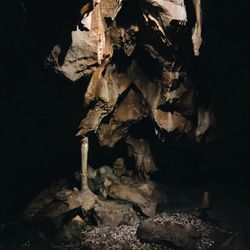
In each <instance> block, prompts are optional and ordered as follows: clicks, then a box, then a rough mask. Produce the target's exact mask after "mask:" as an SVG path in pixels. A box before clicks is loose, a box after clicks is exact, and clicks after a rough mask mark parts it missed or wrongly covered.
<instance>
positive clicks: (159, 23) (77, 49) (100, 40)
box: [48, 0, 214, 174]
mask: <svg viewBox="0 0 250 250" xmlns="http://www.w3.org/2000/svg"><path fill="white" fill-rule="evenodd" d="M187 4H188V5H190V6H188V7H189V8H187ZM190 7H191V8H192V9H193V10H194V11H193V12H192V13H187V9H190ZM79 16H80V19H81V20H80V21H79V22H78V23H76V24H75V25H76V28H75V30H73V31H72V34H71V36H72V44H71V46H70V47H69V49H68V51H67V53H66V54H65V57H64V58H61V57H62V56H63V55H62V54H60V53H61V49H60V47H59V46H58V45H55V46H54V48H53V49H52V51H51V54H50V55H49V57H48V61H49V63H50V64H51V65H52V66H53V68H54V70H55V71H56V72H58V73H60V74H62V75H63V76H65V77H66V78H68V79H70V80H72V81H73V82H74V81H76V80H79V79H82V78H84V77H87V76H90V81H89V83H88V86H87V90H86V92H85V93H84V104H85V108H86V115H85V117H84V118H83V120H82V122H81V124H80V129H79V132H78V135H79V136H82V137H87V136H88V135H89V134H90V133H94V134H96V136H97V138H98V140H99V143H100V145H101V146H106V147H114V146H115V145H116V143H117V142H118V141H120V140H124V141H126V142H127V143H128V145H131V143H129V142H128V139H127V138H128V136H129V132H128V131H129V129H130V128H131V126H133V125H134V124H136V123H138V122H139V121H140V120H142V119H144V118H150V119H151V120H152V124H154V128H155V133H156V135H157V136H158V138H159V139H160V140H162V141H165V140H166V139H168V138H169V136H174V137H176V138H177V137H178V136H179V135H185V136H187V137H191V138H192V137H193V138H197V139H199V140H200V139H201V137H202V136H203V135H204V134H205V133H206V131H207V130H208V129H209V128H210V127H213V126H214V122H211V119H210V117H212V114H211V113H212V110H211V109H209V110H207V109H205V108H203V107H201V108H199V107H198V105H197V103H196V98H195V96H196V90H195V87H194V84H193V82H192V79H191V78H190V74H189V72H188V70H187V65H186V58H187V57H192V56H198V55H199V51H200V47H201V45H202V38H201V34H202V5H201V0H193V2H192V3H188V2H187V3H186V2H185V1H184V0H167V1H162V0H154V1H153V0H138V1H130V0H127V1H123V0H106V1H101V0H99V1H97V0H96V1H94V0H93V1H92V0H90V1H86V3H85V4H83V6H82V8H81V10H79ZM192 20H195V22H193V21H192ZM191 42H192V43H193V45H192V46H190V43H191ZM192 54H193V55H192ZM59 59H60V60H59ZM129 140H130V141H131V140H133V138H132V139H129ZM140 143H141V144H142V147H143V148H145V149H146V148H147V149H146V150H147V153H146V154H147V155H148V156H147V157H146V158H144V159H143V162H141V161H140V160H139V155H140V154H138V153H137V152H136V150H132V151H133V152H134V154H135V155H134V157H135V161H136V165H137V168H138V169H139V170H140V171H141V172H143V173H145V174H146V173H149V172H151V171H154V170H155V169H156V166H155V163H154V160H153V158H152V156H151V154H150V148H149V146H148V145H147V142H146V141H144V140H140ZM143 144H144V146H143ZM145 161H148V162H147V163H146V162H145Z"/></svg>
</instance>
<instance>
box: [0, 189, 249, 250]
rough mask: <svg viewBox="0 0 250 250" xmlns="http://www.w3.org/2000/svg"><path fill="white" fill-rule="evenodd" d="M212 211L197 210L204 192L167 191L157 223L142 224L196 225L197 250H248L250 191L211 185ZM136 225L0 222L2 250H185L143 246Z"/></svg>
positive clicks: (154, 219)
mask: <svg viewBox="0 0 250 250" xmlns="http://www.w3.org/2000/svg"><path fill="white" fill-rule="evenodd" d="M208 189H209V190H210V191H209V192H210V193H209V194H210V200H211V209H208V210H207V211H206V212H204V210H199V208H200V207H201V204H202V196H203V194H204V190H201V189H199V188H194V187H190V186H168V187H164V190H165V192H166V194H167V200H168V202H167V204H165V205H164V206H158V208H157V214H156V216H155V217H153V218H146V217H145V216H142V215H141V214H138V216H139V218H140V220H141V221H146V222H150V223H151V222H152V223H154V222H155V223H160V224H162V225H164V223H169V222H170V223H175V224H178V225H184V226H187V225H192V226H194V227H195V228H196V230H197V231H198V233H199V234H200V237H199V238H197V239H196V240H195V244H194V248H191V249H197V250H205V249H218V250H219V249H232V250H236V249H238V250H239V249H242V250H247V249H250V245H249V243H248V242H249V241H248V239H249V236H250V230H249V226H250V215H249V211H250V201H249V199H248V193H249V192H248V189H247V188H240V187H237V188H236V187H233V186H231V185H221V184H220V185H219V184H216V185H214V184H213V185H211V187H208ZM137 228H138V224H136V225H119V226H101V225H99V226H97V225H91V223H90V224H89V223H88V225H81V226H77V227H76V225H75V224H74V225H73V224H70V225H68V224H65V225H63V226H61V227H60V228H58V227H57V228H56V227H55V225H54V223H53V222H52V221H51V220H48V219H41V220H36V221H33V222H30V221H29V222H27V221H23V220H15V221H8V222H2V223H1V228H0V249H65V250H66V249H93V250H94V249H124V250H125V249H186V248H181V247H179V248H178V247H177V246H175V245H169V244H165V243H164V244H163V243H162V242H142V241H140V240H139V239H138V237H137Z"/></svg>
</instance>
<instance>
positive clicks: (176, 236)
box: [137, 221, 201, 250]
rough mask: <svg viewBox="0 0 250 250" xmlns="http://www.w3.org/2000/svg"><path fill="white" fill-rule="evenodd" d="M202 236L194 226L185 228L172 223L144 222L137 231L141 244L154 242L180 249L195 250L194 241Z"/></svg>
mask: <svg viewBox="0 0 250 250" xmlns="http://www.w3.org/2000/svg"><path fill="white" fill-rule="evenodd" d="M200 236H201V235H200V234H199V233H198V232H197V231H196V228H195V227H194V226H192V225H186V226H183V225H179V224H175V223H172V222H168V223H165V224H161V223H160V222H158V223H157V222H149V221H142V222H141V223H140V225H139V227H138V229H137V237H138V238H139V239H140V241H141V242H151V243H152V242H153V243H158V244H164V245H169V246H170V247H173V246H174V247H179V248H180V249H190V250H191V249H194V243H195V242H194V239H197V238H199V237H200Z"/></svg>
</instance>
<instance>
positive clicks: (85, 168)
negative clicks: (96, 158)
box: [81, 137, 89, 191]
mask: <svg viewBox="0 0 250 250" xmlns="http://www.w3.org/2000/svg"><path fill="white" fill-rule="evenodd" d="M88 151H89V139H88V137H83V139H82V146H81V156H82V191H85V190H87V189H89V187H88Z"/></svg>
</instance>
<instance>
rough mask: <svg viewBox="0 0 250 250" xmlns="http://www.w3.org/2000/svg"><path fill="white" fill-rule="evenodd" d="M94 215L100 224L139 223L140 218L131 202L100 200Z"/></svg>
mask: <svg viewBox="0 0 250 250" xmlns="http://www.w3.org/2000/svg"><path fill="white" fill-rule="evenodd" d="M94 216H95V218H96V220H97V223H98V224H101V225H109V226H119V225H122V224H125V225H136V224H139V218H138V216H137V215H136V213H135V212H134V210H133V208H132V206H131V205H129V204H119V203H117V202H114V201H100V202H98V204H97V205H96V206H95V208H94Z"/></svg>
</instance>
